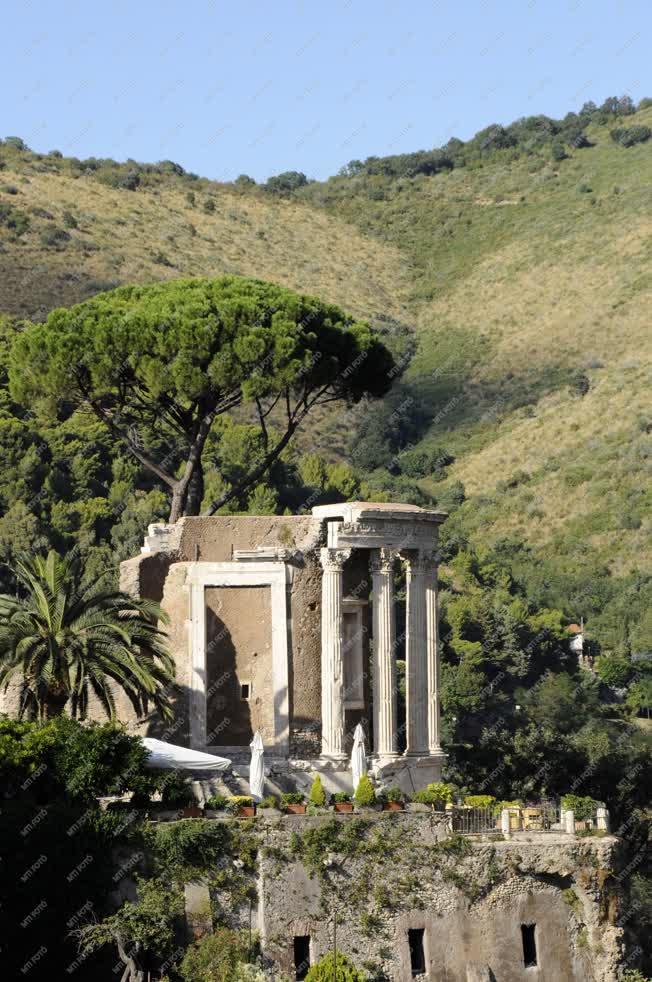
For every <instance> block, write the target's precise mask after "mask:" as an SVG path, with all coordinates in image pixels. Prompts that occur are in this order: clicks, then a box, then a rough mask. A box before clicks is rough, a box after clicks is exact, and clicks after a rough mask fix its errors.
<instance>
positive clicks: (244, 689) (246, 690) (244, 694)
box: [240, 682, 251, 702]
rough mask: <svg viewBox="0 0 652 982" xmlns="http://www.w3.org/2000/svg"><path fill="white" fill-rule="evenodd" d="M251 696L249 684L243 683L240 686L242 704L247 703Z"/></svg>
mask: <svg viewBox="0 0 652 982" xmlns="http://www.w3.org/2000/svg"><path fill="white" fill-rule="evenodd" d="M250 695H251V683H250V682H243V683H242V685H241V686H240V698H241V699H242V701H243V702H247V700H248V699H249V696H250Z"/></svg>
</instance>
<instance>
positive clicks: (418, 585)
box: [405, 552, 428, 757]
mask: <svg viewBox="0 0 652 982" xmlns="http://www.w3.org/2000/svg"><path fill="white" fill-rule="evenodd" d="M405 563H406V567H407V610H406V616H405V621H406V637H405V661H406V666H405V668H406V700H405V702H406V729H407V740H406V749H405V752H406V754H408V755H410V756H418V757H423V756H426V755H427V753H428V659H427V651H426V638H427V614H426V567H427V564H426V561H425V560H424V558H423V555H422V554H421V553H416V552H415V553H409V554H407V555H406V556H405Z"/></svg>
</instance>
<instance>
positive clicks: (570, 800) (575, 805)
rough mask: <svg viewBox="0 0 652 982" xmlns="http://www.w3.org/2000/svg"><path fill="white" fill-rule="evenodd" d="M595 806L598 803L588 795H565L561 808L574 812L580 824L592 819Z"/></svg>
mask: <svg viewBox="0 0 652 982" xmlns="http://www.w3.org/2000/svg"><path fill="white" fill-rule="evenodd" d="M595 806H596V802H595V801H594V800H593V798H591V797H589V796H588V795H579V794H565V795H564V796H563V797H562V799H561V807H562V808H565V809H566V811H572V812H574V813H575V818H576V819H577V820H578V821H579V822H583V821H585V819H587V818H591V816H592V815H593V810H594V808H595Z"/></svg>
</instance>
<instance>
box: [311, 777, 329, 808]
mask: <svg viewBox="0 0 652 982" xmlns="http://www.w3.org/2000/svg"><path fill="white" fill-rule="evenodd" d="M310 803H311V804H312V805H315V806H316V807H317V808H323V807H324V806H325V805H326V792H325V791H324V787H323V785H322V783H321V775H320V774H315V777H314V780H313V782H312V787H311V788H310Z"/></svg>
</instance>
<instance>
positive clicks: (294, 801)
mask: <svg viewBox="0 0 652 982" xmlns="http://www.w3.org/2000/svg"><path fill="white" fill-rule="evenodd" d="M305 800H306V796H305V795H304V794H302V792H301V791H284V792H283V794H282V795H281V808H285V807H286V806H287V805H302V804H303V803H304V801H305Z"/></svg>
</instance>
